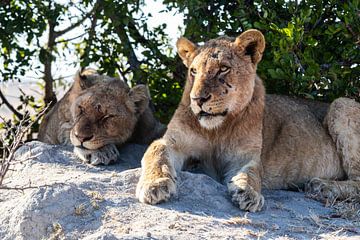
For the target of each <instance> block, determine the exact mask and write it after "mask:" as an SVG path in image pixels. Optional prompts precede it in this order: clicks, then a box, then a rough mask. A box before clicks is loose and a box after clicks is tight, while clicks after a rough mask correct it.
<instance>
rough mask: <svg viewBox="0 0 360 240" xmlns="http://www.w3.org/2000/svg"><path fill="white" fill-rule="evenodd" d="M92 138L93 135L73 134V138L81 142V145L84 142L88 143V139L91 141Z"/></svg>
mask: <svg viewBox="0 0 360 240" xmlns="http://www.w3.org/2000/svg"><path fill="white" fill-rule="evenodd" d="M93 136H94V135H92V134H91V135H80V134H79V133H78V132H75V137H76V138H77V139H79V141H80V142H81V143H83V142H86V141H89V140H90V139H92V138H93Z"/></svg>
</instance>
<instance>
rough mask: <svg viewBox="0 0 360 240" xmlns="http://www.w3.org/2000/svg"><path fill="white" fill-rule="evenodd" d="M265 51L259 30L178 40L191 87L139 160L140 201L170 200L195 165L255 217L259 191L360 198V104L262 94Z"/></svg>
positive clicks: (260, 199)
mask: <svg viewBox="0 0 360 240" xmlns="http://www.w3.org/2000/svg"><path fill="white" fill-rule="evenodd" d="M264 49H265V38H264V36H263V34H262V33H261V32H260V31H258V30H255V29H251V30H248V31H245V32H243V33H242V34H240V35H239V36H238V37H237V38H235V39H234V38H229V37H219V38H217V39H212V40H210V41H208V42H206V43H205V44H204V45H203V46H198V45H196V44H194V43H192V42H191V41H189V40H188V39H186V38H184V37H182V38H180V39H179V40H178V41H177V50H178V54H179V56H180V58H181V59H182V61H183V63H184V64H185V65H186V66H187V67H188V74H187V82H186V85H185V89H184V92H183V96H182V99H181V102H180V104H179V106H178V108H177V110H176V112H175V114H174V116H173V117H172V119H171V121H170V123H169V125H168V129H167V131H166V133H165V134H164V136H163V137H162V138H161V139H159V140H156V141H154V142H153V143H152V144H151V145H150V146H149V147H148V149H147V150H146V152H145V154H144V156H143V158H142V170H141V176H140V179H139V182H138V185H137V188H136V196H137V198H138V199H139V200H140V202H143V203H148V204H157V203H160V202H163V201H167V200H169V198H170V197H171V196H172V195H174V194H176V191H177V185H176V181H177V172H178V171H180V170H181V169H182V168H183V167H184V166H186V164H187V162H188V161H189V160H192V159H197V160H198V161H199V162H200V164H201V167H202V169H203V171H204V172H205V173H207V174H208V175H209V176H211V177H212V178H214V179H216V180H218V181H219V182H221V183H223V184H224V185H226V186H227V189H228V192H229V194H230V197H231V200H232V202H233V203H234V204H235V205H236V206H237V207H239V208H240V209H241V210H246V211H250V212H256V211H260V210H261V209H262V207H263V205H264V197H263V195H262V194H261V189H262V188H267V189H298V188H304V187H305V189H306V191H307V192H308V193H309V194H311V195H312V196H313V197H314V198H316V199H319V200H328V199H345V198H348V197H352V196H355V195H357V194H359V193H360V182H359V181H360V104H359V103H357V102H355V101H354V100H351V99H347V98H339V99H337V100H335V101H334V102H333V103H332V104H331V105H330V106H327V105H326V104H325V105H324V104H323V105H321V104H320V105H319V104H313V103H311V102H307V101H298V100H294V99H291V98H290V97H284V96H276V95H265V89H264V86H263V83H262V80H261V79H260V78H259V77H258V76H257V74H256V68H257V64H258V63H259V62H260V60H261V58H262V55H263V52H264ZM317 105H319V106H317ZM324 108H325V110H324ZM317 110H321V111H320V112H321V113H324V114H321V113H320V114H316V112H318V111H317ZM322 120H323V124H322V123H321V121H322Z"/></svg>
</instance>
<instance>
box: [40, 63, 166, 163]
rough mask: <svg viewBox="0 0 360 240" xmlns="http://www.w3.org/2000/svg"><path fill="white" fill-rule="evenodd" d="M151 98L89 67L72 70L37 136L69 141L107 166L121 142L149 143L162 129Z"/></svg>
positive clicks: (54, 141)
mask: <svg viewBox="0 0 360 240" xmlns="http://www.w3.org/2000/svg"><path fill="white" fill-rule="evenodd" d="M149 102H150V94H149V91H148V88H147V87H146V86H145V85H142V84H140V85H137V86H135V87H133V88H129V87H128V85H127V84H126V83H125V82H124V81H122V80H120V79H118V78H112V77H108V76H105V75H99V74H98V73H97V72H96V71H95V70H92V69H87V70H85V71H83V72H79V73H77V74H76V76H75V81H74V83H73V85H72V87H71V88H70V90H69V91H68V92H67V93H66V94H65V96H64V97H63V98H62V99H61V100H60V101H59V102H58V103H56V104H55V106H54V107H53V109H52V110H51V111H50V112H49V113H48V114H47V115H46V116H45V117H44V120H43V122H42V123H41V125H40V130H39V137H38V138H39V140H40V141H43V142H46V143H50V144H71V145H73V146H74V153H75V154H76V155H77V156H78V157H79V158H80V159H81V160H82V161H84V162H86V163H90V164H93V165H97V164H100V163H102V164H105V165H107V164H109V163H110V162H111V161H116V160H117V158H118V155H119V152H118V148H119V147H120V146H121V145H123V144H124V143H138V144H150V143H151V142H152V141H153V140H154V139H157V138H160V137H161V136H162V134H163V133H164V131H165V127H164V126H163V125H162V124H161V123H160V122H158V121H157V120H156V119H155V117H154V115H153V112H152V111H151V109H150V106H149Z"/></svg>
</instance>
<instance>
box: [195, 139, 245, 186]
mask: <svg viewBox="0 0 360 240" xmlns="http://www.w3.org/2000/svg"><path fill="white" fill-rule="evenodd" d="M202 142H203V143H206V146H205V147H204V146H201V147H200V146H199V147H198V148H197V146H196V144H194V145H193V146H192V147H193V148H194V149H193V152H194V153H196V154H195V155H193V156H191V157H190V158H189V159H190V160H192V161H190V167H191V168H193V167H194V166H196V168H200V169H201V171H204V172H205V173H206V174H207V175H209V176H211V177H212V178H214V179H216V180H218V181H220V182H222V180H223V177H224V175H225V173H227V172H228V171H229V170H231V169H232V168H233V167H234V166H235V165H236V166H238V165H239V164H240V165H241V164H242V162H244V164H245V161H244V156H245V155H244V151H243V150H242V149H241V145H238V144H236V143H235V141H233V142H229V141H224V140H223V141H210V140H205V139H204V141H202ZM188 166H189V165H188Z"/></svg>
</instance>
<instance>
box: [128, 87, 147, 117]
mask: <svg viewBox="0 0 360 240" xmlns="http://www.w3.org/2000/svg"><path fill="white" fill-rule="evenodd" d="M129 97H130V100H131V101H133V102H134V103H135V107H136V113H137V114H139V115H140V114H142V113H143V112H144V111H145V109H146V108H147V107H148V106H149V101H150V93H149V89H148V87H147V86H146V85H143V84H139V85H136V86H135V87H133V88H131V89H130V91H129Z"/></svg>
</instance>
